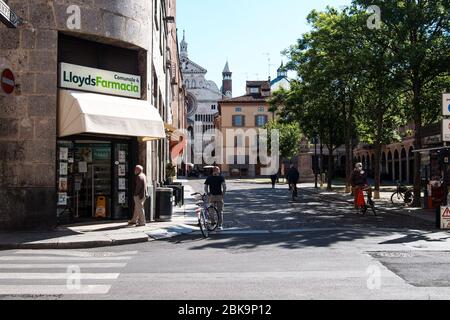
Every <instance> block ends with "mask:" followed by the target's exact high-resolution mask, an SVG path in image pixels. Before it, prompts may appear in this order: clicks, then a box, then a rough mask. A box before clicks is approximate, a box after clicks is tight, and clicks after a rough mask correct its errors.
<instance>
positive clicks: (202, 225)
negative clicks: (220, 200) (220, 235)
mask: <svg viewBox="0 0 450 320" xmlns="http://www.w3.org/2000/svg"><path fill="white" fill-rule="evenodd" d="M198 223H199V224H200V231H201V232H202V235H203V237H204V238H208V237H209V231H208V227H207V224H208V222H207V221H206V218H205V212H204V211H202V212H201V213H200V217H199V218H198Z"/></svg>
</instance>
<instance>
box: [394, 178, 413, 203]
mask: <svg viewBox="0 0 450 320" xmlns="http://www.w3.org/2000/svg"><path fill="white" fill-rule="evenodd" d="M391 202H392V204H393V205H394V206H401V205H406V206H407V207H409V206H411V205H412V204H413V203H414V191H413V190H412V189H411V188H408V187H406V186H405V185H403V184H401V183H398V184H397V191H395V192H394V193H393V194H392V197H391Z"/></svg>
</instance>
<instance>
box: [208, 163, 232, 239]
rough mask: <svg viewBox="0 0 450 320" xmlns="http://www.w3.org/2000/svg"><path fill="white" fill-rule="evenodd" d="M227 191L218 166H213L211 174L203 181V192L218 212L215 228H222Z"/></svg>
mask: <svg viewBox="0 0 450 320" xmlns="http://www.w3.org/2000/svg"><path fill="white" fill-rule="evenodd" d="M226 192H227V185H226V182H225V178H224V177H223V176H222V175H221V172H220V168H219V167H214V170H213V174H212V175H211V176H209V177H208V178H207V179H206V181H205V193H206V194H207V195H208V196H209V203H210V204H212V205H213V206H215V207H216V209H217V211H218V213H219V221H218V225H219V226H218V228H217V230H219V231H221V230H223V210H224V204H225V202H224V198H225V193H226Z"/></svg>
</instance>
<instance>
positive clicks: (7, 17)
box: [0, 0, 20, 28]
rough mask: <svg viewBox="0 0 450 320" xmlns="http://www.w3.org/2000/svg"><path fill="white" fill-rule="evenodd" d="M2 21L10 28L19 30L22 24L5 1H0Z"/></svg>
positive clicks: (0, 19)
mask: <svg viewBox="0 0 450 320" xmlns="http://www.w3.org/2000/svg"><path fill="white" fill-rule="evenodd" d="M0 21H1V22H3V23H4V24H5V25H6V26H7V27H8V28H17V27H18V26H19V22H20V18H19V17H18V16H17V14H16V13H15V12H14V11H12V10H11V8H10V7H9V6H8V5H7V4H6V3H5V2H4V1H3V0H0Z"/></svg>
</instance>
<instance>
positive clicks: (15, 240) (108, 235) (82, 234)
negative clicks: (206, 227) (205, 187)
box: [0, 181, 198, 250]
mask: <svg viewBox="0 0 450 320" xmlns="http://www.w3.org/2000/svg"><path fill="white" fill-rule="evenodd" d="M179 182H183V184H185V205H184V206H183V207H181V208H179V207H174V214H173V218H172V221H171V222H152V223H149V224H147V226H145V227H139V228H136V227H128V223H127V222H117V221H111V222H105V223H101V224H89V225H74V226H63V227H58V228H57V229H56V230H54V231H49V232H11V233H1V234H0V250H8V249H86V248H96V247H108V246H117V245H125V244H134V243H141V242H148V241H152V240H158V239H165V238H171V237H174V236H178V235H181V234H188V233H191V232H193V231H196V230H198V228H197V227H196V225H197V218H196V216H195V208H196V206H195V199H194V198H193V197H192V196H191V193H193V190H192V188H191V187H190V186H189V185H186V181H179Z"/></svg>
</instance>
